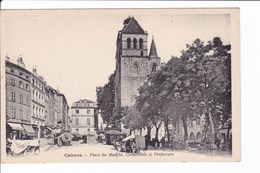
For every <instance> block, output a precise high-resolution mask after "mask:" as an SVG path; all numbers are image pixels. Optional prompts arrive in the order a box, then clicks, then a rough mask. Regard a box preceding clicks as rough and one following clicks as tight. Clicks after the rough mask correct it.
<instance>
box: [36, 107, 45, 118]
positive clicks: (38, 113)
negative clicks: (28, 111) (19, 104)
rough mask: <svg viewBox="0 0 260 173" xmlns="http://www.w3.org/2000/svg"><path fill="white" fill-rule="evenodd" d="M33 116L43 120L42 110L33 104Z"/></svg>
mask: <svg viewBox="0 0 260 173" xmlns="http://www.w3.org/2000/svg"><path fill="white" fill-rule="evenodd" d="M33 116H34V117H37V118H41V119H44V109H43V108H41V107H40V106H37V105H34V104H33Z"/></svg>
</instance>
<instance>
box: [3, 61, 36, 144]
mask: <svg viewBox="0 0 260 173" xmlns="http://www.w3.org/2000/svg"><path fill="white" fill-rule="evenodd" d="M9 60H10V59H9V57H7V60H6V61H5V74H6V122H7V128H6V130H7V131H6V132H7V135H10V133H12V134H15V136H16V137H15V138H16V139H22V138H23V137H24V136H30V137H34V136H35V135H36V133H35V131H34V130H33V129H32V126H31V83H30V82H31V73H30V72H29V71H28V70H26V69H25V64H24V62H23V59H22V57H19V58H18V60H17V64H14V63H12V62H10V61H9Z"/></svg>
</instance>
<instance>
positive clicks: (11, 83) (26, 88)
mask: <svg viewBox="0 0 260 173" xmlns="http://www.w3.org/2000/svg"><path fill="white" fill-rule="evenodd" d="M10 85H12V86H18V87H20V88H22V89H25V90H27V91H30V85H29V84H27V83H24V82H23V81H21V80H19V81H18V83H17V84H16V80H15V78H11V79H10Z"/></svg>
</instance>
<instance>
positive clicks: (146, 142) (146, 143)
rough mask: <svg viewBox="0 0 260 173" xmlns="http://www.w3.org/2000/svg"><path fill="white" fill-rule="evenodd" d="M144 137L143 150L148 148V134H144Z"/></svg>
mask: <svg viewBox="0 0 260 173" xmlns="http://www.w3.org/2000/svg"><path fill="white" fill-rule="evenodd" d="M144 138H145V150H147V149H148V142H149V138H148V135H145V136H144Z"/></svg>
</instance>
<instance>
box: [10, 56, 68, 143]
mask: <svg viewBox="0 0 260 173" xmlns="http://www.w3.org/2000/svg"><path fill="white" fill-rule="evenodd" d="M5 75H6V85H5V86H6V133H7V134H6V135H7V137H10V135H13V136H14V134H15V136H16V137H15V138H16V139H28V138H30V139H32V138H38V139H39V138H44V137H45V135H46V132H47V129H49V131H55V133H62V132H64V131H66V130H67V131H69V130H70V126H69V122H70V121H71V120H70V118H69V106H68V103H67V100H66V97H65V95H64V94H62V93H60V92H59V91H58V90H55V89H53V88H52V87H51V86H48V85H47V82H46V81H44V79H43V77H42V76H39V75H38V74H37V70H36V68H33V71H32V72H30V71H28V70H27V69H26V68H25V64H24V62H23V59H22V57H21V56H20V57H19V58H18V60H17V64H15V63H12V62H11V61H10V58H9V57H6V61H5Z"/></svg>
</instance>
